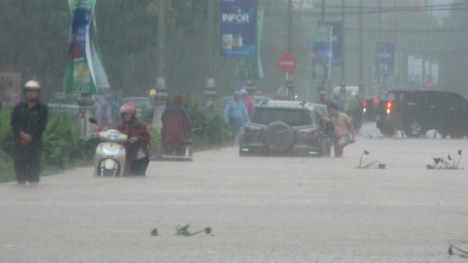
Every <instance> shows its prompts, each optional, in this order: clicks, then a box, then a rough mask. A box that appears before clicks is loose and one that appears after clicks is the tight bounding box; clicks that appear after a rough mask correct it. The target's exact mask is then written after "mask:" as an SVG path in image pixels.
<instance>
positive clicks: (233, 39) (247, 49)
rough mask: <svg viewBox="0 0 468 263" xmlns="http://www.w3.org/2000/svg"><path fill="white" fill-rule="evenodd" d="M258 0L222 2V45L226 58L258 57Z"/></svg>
mask: <svg viewBox="0 0 468 263" xmlns="http://www.w3.org/2000/svg"><path fill="white" fill-rule="evenodd" d="M256 30H257V0H222V2H221V41H220V43H221V45H220V55H221V56H224V57H235V58H241V57H256V53H257V52H256V48H255V46H256V45H255V42H256V41H255V40H256Z"/></svg>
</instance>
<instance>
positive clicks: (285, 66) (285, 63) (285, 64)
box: [278, 53, 297, 73]
mask: <svg viewBox="0 0 468 263" xmlns="http://www.w3.org/2000/svg"><path fill="white" fill-rule="evenodd" d="M296 64H297V60H296V58H295V57H294V55H293V54H291V53H284V54H283V55H281V56H280V57H279V58H278V68H279V69H280V70H281V71H282V72H285V73H288V72H293V71H294V69H295V68H296Z"/></svg>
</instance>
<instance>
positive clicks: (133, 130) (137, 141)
mask: <svg viewBox="0 0 468 263" xmlns="http://www.w3.org/2000/svg"><path fill="white" fill-rule="evenodd" d="M120 116H121V117H122V122H120V123H117V124H116V125H115V127H114V129H116V130H118V131H119V132H120V133H123V134H126V135H127V136H128V139H129V140H130V141H129V142H127V143H125V151H126V154H127V161H126V169H125V174H126V175H142V176H144V175H145V174H146V168H148V164H149V149H148V144H149V142H150V139H151V137H150V134H149V132H148V129H147V128H146V124H145V123H144V122H142V121H140V120H139V119H137V118H136V117H135V116H136V108H135V105H133V104H132V103H126V104H124V105H122V107H120Z"/></svg>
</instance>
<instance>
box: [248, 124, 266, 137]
mask: <svg viewBox="0 0 468 263" xmlns="http://www.w3.org/2000/svg"><path fill="white" fill-rule="evenodd" d="M261 129H262V128H260V127H255V126H251V125H246V126H245V128H244V133H245V134H248V135H253V134H258V133H260V130H261Z"/></svg>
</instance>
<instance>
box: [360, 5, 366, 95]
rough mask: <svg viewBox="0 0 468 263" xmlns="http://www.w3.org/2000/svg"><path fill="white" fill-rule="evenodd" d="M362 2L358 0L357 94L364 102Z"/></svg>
mask: <svg viewBox="0 0 468 263" xmlns="http://www.w3.org/2000/svg"><path fill="white" fill-rule="evenodd" d="M362 42H363V41H362V0H359V94H361V100H362V101H364V98H365V94H364V93H365V91H364V65H363V64H364V63H363V58H362V56H363V53H362V51H363V46H362V45H363V43H362Z"/></svg>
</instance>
